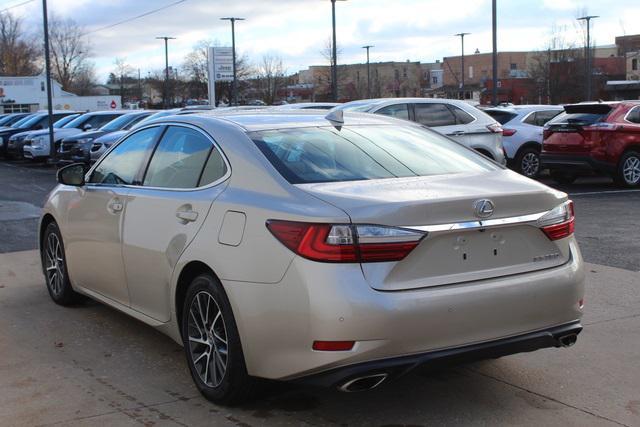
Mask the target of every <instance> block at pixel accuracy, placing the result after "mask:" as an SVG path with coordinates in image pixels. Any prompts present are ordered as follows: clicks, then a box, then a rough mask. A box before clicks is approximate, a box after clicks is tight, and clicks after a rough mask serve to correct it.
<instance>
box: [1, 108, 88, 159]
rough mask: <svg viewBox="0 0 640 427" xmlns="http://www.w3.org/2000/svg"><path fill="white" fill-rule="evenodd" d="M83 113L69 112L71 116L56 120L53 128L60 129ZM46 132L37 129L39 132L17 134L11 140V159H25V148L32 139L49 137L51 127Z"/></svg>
mask: <svg viewBox="0 0 640 427" xmlns="http://www.w3.org/2000/svg"><path fill="white" fill-rule="evenodd" d="M81 114H82V113H76V112H72V111H70V112H69V115H66V116H64V117H62V118H61V119H58V120H56V121H55V122H54V123H53V128H54V129H58V128H61V127H62V126H64V125H65V124H67V123H69V122H70V121H71V120H73V119H75V118H76V117H79V116H80V115H81ZM45 128H46V130H42V129H37V130H29V131H26V132H20V133H16V134H14V135H12V136H11V138H9V143H8V150H9V152H10V155H11V157H14V158H15V157H17V158H23V157H24V146H25V145H27V144H30V143H31V138H32V137H34V136H37V135H41V134H43V133H44V134H46V135H49V125H48V124H47V126H45Z"/></svg>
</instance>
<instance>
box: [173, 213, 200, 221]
mask: <svg viewBox="0 0 640 427" xmlns="http://www.w3.org/2000/svg"><path fill="white" fill-rule="evenodd" d="M176 217H177V218H178V219H179V220H180V222H182V223H183V224H186V223H187V222H193V221H195V220H196V219H198V212H196V211H192V210H184V211H177V212H176Z"/></svg>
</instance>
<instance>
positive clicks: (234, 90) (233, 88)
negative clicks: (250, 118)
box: [220, 17, 244, 105]
mask: <svg viewBox="0 0 640 427" xmlns="http://www.w3.org/2000/svg"><path fill="white" fill-rule="evenodd" d="M220 20H222V21H231V51H232V52H231V55H232V57H233V82H231V96H232V98H233V105H238V80H237V76H236V21H244V18H234V17H231V18H220Z"/></svg>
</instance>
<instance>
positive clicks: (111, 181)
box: [89, 127, 161, 185]
mask: <svg viewBox="0 0 640 427" xmlns="http://www.w3.org/2000/svg"><path fill="white" fill-rule="evenodd" d="M160 130H161V128H160V127H153V128H148V129H144V130H141V131H140V132H136V133H134V134H133V135H131V136H129V137H128V138H126V139H125V140H123V141H122V142H121V143H120V144H118V146H117V147H115V148H114V149H113V150H112V151H111V152H110V153H109V154H107V156H106V157H105V158H104V160H102V161H101V162H100V164H99V165H98V166H97V167H96V168H95V169H94V171H93V173H92V174H91V177H90V178H89V182H90V183H93V184H107V185H137V184H139V183H138V182H136V179H137V178H138V176H139V173H140V170H141V168H142V166H143V164H144V162H145V161H146V159H148V158H149V155H150V154H151V151H152V150H153V146H154V144H155V142H156V140H157V139H158V136H159V133H160Z"/></svg>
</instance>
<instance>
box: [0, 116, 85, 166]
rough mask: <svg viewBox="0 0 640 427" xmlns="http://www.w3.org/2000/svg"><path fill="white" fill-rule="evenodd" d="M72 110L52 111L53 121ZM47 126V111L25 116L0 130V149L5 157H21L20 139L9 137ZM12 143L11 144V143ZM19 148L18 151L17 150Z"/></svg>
mask: <svg viewBox="0 0 640 427" xmlns="http://www.w3.org/2000/svg"><path fill="white" fill-rule="evenodd" d="M73 113H74V112H73V111H54V112H53V121H54V122H56V121H57V120H60V119H61V118H63V117H65V116H68V115H70V114H73ZM48 126H49V114H48V113H47V112H43V111H39V112H37V113H33V114H31V115H29V116H26V117H25V118H24V119H22V120H20V121H18V122H16V123H14V124H13V125H12V126H11V127H9V128H6V129H3V130H2V131H0V138H2V140H3V144H2V147H0V150H1V152H2V154H3V155H4V156H5V157H15V156H18V157H22V141H20V142H18V141H17V140H13V141H12V140H11V137H12V136H13V135H15V134H17V133H22V132H27V131H32V130H40V129H45V128H48ZM12 143H13V144H12ZM18 148H20V151H18Z"/></svg>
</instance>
